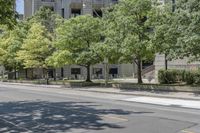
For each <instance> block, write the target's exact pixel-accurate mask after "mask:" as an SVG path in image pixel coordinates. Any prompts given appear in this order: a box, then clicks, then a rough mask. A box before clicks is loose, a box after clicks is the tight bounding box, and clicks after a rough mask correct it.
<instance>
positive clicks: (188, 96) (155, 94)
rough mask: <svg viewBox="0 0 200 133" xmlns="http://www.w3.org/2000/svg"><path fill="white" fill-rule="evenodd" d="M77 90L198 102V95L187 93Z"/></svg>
mask: <svg viewBox="0 0 200 133" xmlns="http://www.w3.org/2000/svg"><path fill="white" fill-rule="evenodd" d="M77 90H80V91H89V92H97V93H110V94H121V95H134V96H148V97H159V98H171V99H185V100H198V101H200V94H194V93H188V92H166V91H136V90H125V89H117V88H101V87H90V88H79V89H77Z"/></svg>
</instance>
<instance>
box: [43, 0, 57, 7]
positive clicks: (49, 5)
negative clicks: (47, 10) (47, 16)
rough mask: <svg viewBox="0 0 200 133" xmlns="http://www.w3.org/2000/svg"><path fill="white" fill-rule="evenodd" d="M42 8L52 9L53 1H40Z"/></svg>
mask: <svg viewBox="0 0 200 133" xmlns="http://www.w3.org/2000/svg"><path fill="white" fill-rule="evenodd" d="M41 1H42V5H43V6H48V7H54V6H55V0H41Z"/></svg>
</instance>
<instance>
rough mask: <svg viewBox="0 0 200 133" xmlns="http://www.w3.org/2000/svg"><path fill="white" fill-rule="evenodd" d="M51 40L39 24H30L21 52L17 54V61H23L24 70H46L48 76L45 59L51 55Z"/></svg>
mask: <svg viewBox="0 0 200 133" xmlns="http://www.w3.org/2000/svg"><path fill="white" fill-rule="evenodd" d="M51 39H52V37H51V36H50V34H49V33H48V31H47V29H46V28H45V27H44V26H42V25H41V24H40V23H33V24H32V26H31V28H30V29H29V30H28V34H27V37H26V39H25V40H24V43H23V45H22V47H21V50H20V51H19V52H18V53H17V55H18V59H19V60H21V61H23V65H24V66H25V68H42V69H46V74H48V68H49V66H48V64H47V62H46V59H47V58H48V57H49V56H50V55H51V53H52V52H51V51H52V46H51ZM47 83H48V82H47Z"/></svg>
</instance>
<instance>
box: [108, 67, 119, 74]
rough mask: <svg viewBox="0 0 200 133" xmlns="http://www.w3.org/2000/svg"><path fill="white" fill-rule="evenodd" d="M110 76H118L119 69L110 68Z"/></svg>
mask: <svg viewBox="0 0 200 133" xmlns="http://www.w3.org/2000/svg"><path fill="white" fill-rule="evenodd" d="M109 74H112V75H113V74H118V69H117V68H110V70H109Z"/></svg>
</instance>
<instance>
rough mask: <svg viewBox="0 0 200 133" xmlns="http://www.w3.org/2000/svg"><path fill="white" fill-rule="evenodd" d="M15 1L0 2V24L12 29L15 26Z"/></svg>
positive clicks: (2, 0)
mask: <svg viewBox="0 0 200 133" xmlns="http://www.w3.org/2000/svg"><path fill="white" fill-rule="evenodd" d="M14 7H15V0H0V24H2V25H7V26H8V27H9V28H12V27H13V26H14V25H15V24H16V17H17V13H16V11H15V8H14Z"/></svg>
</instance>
